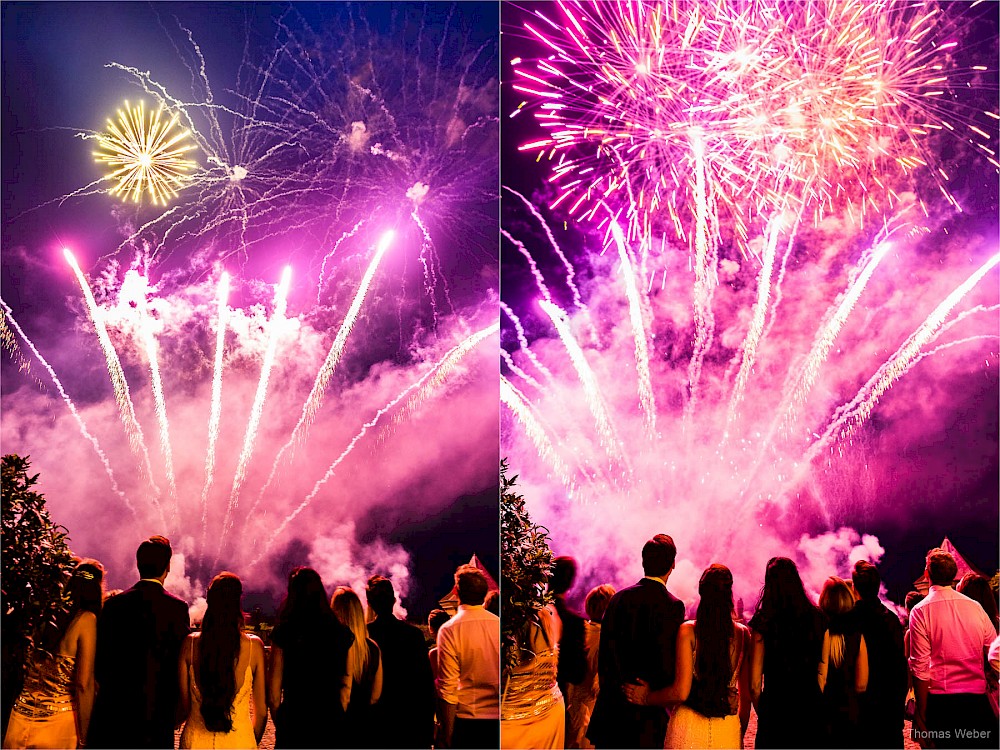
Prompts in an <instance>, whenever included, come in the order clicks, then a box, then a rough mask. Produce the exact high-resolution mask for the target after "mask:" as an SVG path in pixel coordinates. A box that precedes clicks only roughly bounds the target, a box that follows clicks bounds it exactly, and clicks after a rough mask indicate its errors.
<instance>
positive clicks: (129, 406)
mask: <svg viewBox="0 0 1000 750" xmlns="http://www.w3.org/2000/svg"><path fill="white" fill-rule="evenodd" d="M63 255H64V257H65V258H66V261H67V262H68V263H69V265H70V267H71V268H72V269H73V273H74V274H75V275H76V280H77V281H78V282H79V284H80V289H81V290H82V291H83V297H84V300H85V301H86V303H87V312H88V314H89V315H90V322H91V323H93V325H94V330H95V331H96V332H97V340H98V342H99V343H100V345H101V350H102V351H103V352H104V358H105V360H107V363H108V374H109V375H110V376H111V384H112V387H113V388H114V391H115V401H116V402H117V404H118V413H119V415H120V416H121V420H122V424H123V425H124V427H125V434H126V435H127V436H128V444H129V447H130V448H131V449H132V452H133V453H134V454H135V456H136V458H138V459H139V460H140V462H141V463H140V466H141V468H142V470H143V472H144V474H145V476H146V479H147V480H148V481H149V484H150V486H151V487H152V489H153V493H154V494H153V502H154V503H155V505H156V509H157V511H158V512H159V513H160V516H161V517H162V516H163V509H162V508H161V507H160V501H159V496H160V488H159V487H157V486H156V482H155V481H154V480H153V467H152V464H151V463H150V460H149V451H148V450H147V449H146V439H145V438H144V437H143V434H142V426H141V425H140V424H139V420H138V419H137V418H136V416H135V405H134V404H133V403H132V394H131V392H130V391H129V387H128V381H127V380H126V379H125V371H124V370H123V369H122V363H121V360H119V359H118V352H117V351H116V350H115V345H114V344H113V343H111V337H110V336H109V335H108V329H107V328H106V327H105V325H104V320H103V318H102V316H101V311H100V308H98V306H97V301H96V300H95V299H94V295H93V293H92V292H91V291H90V286H89V285H88V284H87V280H86V279H85V278H84V276H83V271H81V270H80V266H79V265H78V264H77V262H76V257H75V256H74V255H73V253H72V252H70V251H69V250H68V249H64V250H63Z"/></svg>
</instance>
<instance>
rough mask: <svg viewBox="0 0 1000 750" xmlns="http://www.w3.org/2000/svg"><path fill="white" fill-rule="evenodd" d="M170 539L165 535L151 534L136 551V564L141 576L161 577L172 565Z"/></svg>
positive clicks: (172, 552)
mask: <svg viewBox="0 0 1000 750" xmlns="http://www.w3.org/2000/svg"><path fill="white" fill-rule="evenodd" d="M173 554H174V551H173V550H172V549H170V540H169V539H167V538H166V537H165V536H151V537H150V538H149V539H147V540H146V541H144V542H143V543H142V544H140V545H139V549H137V550H136V551H135V564H136V567H137V568H139V577H140V578H159V577H160V576H162V575H163V574H164V573H166V572H167V568H168V567H170V558H171V556H172V555H173Z"/></svg>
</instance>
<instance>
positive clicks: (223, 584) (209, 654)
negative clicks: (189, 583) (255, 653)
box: [197, 572, 243, 732]
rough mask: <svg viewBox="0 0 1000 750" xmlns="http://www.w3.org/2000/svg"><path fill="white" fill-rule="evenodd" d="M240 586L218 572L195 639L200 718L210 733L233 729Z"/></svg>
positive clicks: (233, 577)
mask: <svg viewBox="0 0 1000 750" xmlns="http://www.w3.org/2000/svg"><path fill="white" fill-rule="evenodd" d="M242 597H243V584H242V583H241V582H240V579H239V577H238V576H236V575H235V574H233V573H227V572H223V573H219V575H217V576H216V577H215V578H213V579H212V583H211V584H210V585H209V587H208V609H207V610H205V619H204V620H203V621H202V623H201V637H200V638H199V639H198V669H197V674H198V686H199V688H200V689H201V716H202V718H203V719H204V720H205V727H206V728H207V729H208V730H209V731H211V732H230V731H232V728H233V717H232V710H233V700H234V699H235V698H236V661H237V659H239V656H240V634H241V632H242V631H243V611H242V610H241V609H240V600H241V599H242Z"/></svg>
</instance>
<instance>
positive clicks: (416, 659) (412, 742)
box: [365, 576, 436, 748]
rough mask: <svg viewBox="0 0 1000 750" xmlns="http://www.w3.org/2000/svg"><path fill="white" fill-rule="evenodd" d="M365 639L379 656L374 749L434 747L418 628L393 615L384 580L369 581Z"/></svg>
mask: <svg viewBox="0 0 1000 750" xmlns="http://www.w3.org/2000/svg"><path fill="white" fill-rule="evenodd" d="M365 594H366V595H367V598H368V607H369V609H371V610H372V611H373V612H374V613H375V615H376V616H375V620H374V621H373V622H371V623H369V625H368V634H369V635H370V636H371V639H372V640H373V641H375V643H377V644H378V647H379V650H380V651H381V652H382V697H381V698H379V701H378V704H377V705H376V706H375V711H376V717H377V719H378V720H377V721H374V722H372V726H373V727H375V728H376V732H377V739H376V740H375V742H374V744H373V745H372V747H385V748H421V747H426V748H429V747H430V746H431V744H432V743H433V741H434V703H435V697H436V693H435V691H434V675H433V674H431V662H430V659H429V658H428V656H427V643H426V641H424V634H423V633H422V632H420V628H418V627H416V626H414V625H410V624H409V623H408V622H404V621H403V620H400V619H399V618H397V617H396V616H395V615H393V614H392V608H393V605H395V603H396V592H395V590H394V589H393V587H392V581H390V580H389V579H388V578H383V577H382V576H372V577H371V578H369V579H368V586H367V587H366V589H365Z"/></svg>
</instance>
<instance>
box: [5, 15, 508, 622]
mask: <svg viewBox="0 0 1000 750" xmlns="http://www.w3.org/2000/svg"><path fill="white" fill-rule="evenodd" d="M2 20H3V32H2V33H3V90H4V101H3V113H2V128H3V182H4V192H3V235H2V242H3V268H2V279H0V284H2V296H3V300H4V302H5V303H6V304H7V305H9V306H10V309H11V311H12V314H13V321H16V323H17V324H18V325H20V326H21V328H22V329H23V332H24V334H26V335H27V337H28V338H29V339H30V340H31V342H32V343H33V344H34V346H36V347H37V349H38V350H39V352H40V353H41V355H42V356H43V357H45V358H46V359H47V361H48V362H49V364H50V365H51V366H52V367H53V369H54V371H55V373H56V374H57V376H58V377H59V378H60V380H61V382H62V384H63V386H64V387H65V390H66V392H67V394H68V396H69V398H70V399H71V400H72V402H73V403H74V405H75V406H76V408H77V409H78V410H79V413H80V417H81V419H82V421H83V423H84V425H85V428H86V430H87V431H89V433H91V434H92V435H93V437H94V438H95V441H96V443H97V445H98V446H99V448H100V450H101V451H103V452H104V453H105V454H106V457H107V464H108V466H109V467H110V470H111V472H112V473H113V478H114V483H116V485H117V487H118V491H117V492H116V491H115V490H114V486H115V484H114V483H113V482H112V479H111V475H109V473H108V471H106V470H105V468H104V466H103V465H102V462H101V460H100V458H99V456H98V453H97V449H95V447H94V444H93V442H92V441H90V440H88V439H87V438H86V437H85V435H84V433H83V430H82V429H81V427H80V425H79V424H78V423H77V422H76V421H75V420H74V419H73V418H72V415H71V413H70V410H69V407H68V405H67V404H66V403H64V401H63V400H62V399H61V398H60V395H59V392H58V390H57V388H56V387H55V386H54V383H53V381H52V379H51V377H50V375H49V374H48V372H47V371H46V369H45V368H44V366H43V365H42V364H41V362H40V361H38V359H37V358H36V357H35V356H34V355H33V354H32V352H31V351H30V347H29V346H28V345H27V343H26V342H25V340H24V339H23V338H22V337H21V336H20V335H19V334H16V333H15V334H14V338H13V339H12V341H13V342H16V344H14V345H13V346H5V355H4V358H3V383H2V393H3V424H2V439H3V451H4V453H10V452H16V453H20V454H27V455H30V456H31V460H32V470H33V471H36V472H39V473H40V474H41V479H40V489H41V490H42V491H43V492H44V493H45V494H46V497H47V499H48V504H49V508H50V510H51V512H52V515H53V518H54V519H55V521H56V522H58V523H61V524H63V525H65V526H66V527H67V528H68V530H69V534H70V538H71V546H72V548H73V550H74V551H75V552H76V553H77V554H80V555H86V556H93V557H96V558H98V559H100V560H102V562H104V564H105V565H106V566H107V568H108V570H109V575H108V587H109V588H121V587H126V586H129V585H131V583H132V582H133V580H134V576H135V571H134V550H135V547H136V545H137V544H138V542H139V541H141V539H143V538H144V537H146V536H148V535H150V534H154V533H167V534H168V535H169V536H170V537H171V539H172V542H173V546H174V550H175V561H174V568H173V571H172V580H171V581H168V585H172V588H173V589H174V590H175V591H176V592H177V593H179V594H181V595H183V596H184V597H185V598H187V599H188V600H189V601H192V602H194V601H195V600H196V599H197V598H198V597H199V596H202V595H203V593H204V585H205V583H206V582H207V580H208V579H209V578H210V577H211V575H213V574H214V573H215V572H217V571H218V570H221V569H224V568H229V569H231V570H233V571H234V572H237V573H238V574H240V575H241V576H243V577H244V581H245V588H246V589H247V590H248V597H247V602H245V604H246V605H247V606H249V605H256V604H262V605H263V606H264V607H265V609H271V608H273V606H274V605H276V604H277V602H278V601H279V600H280V596H281V593H282V592H283V589H284V583H285V578H286V576H287V573H288V571H289V569H290V568H291V567H292V566H293V565H300V564H310V565H313V566H314V567H316V568H317V569H318V570H319V571H320V573H321V575H322V576H323V578H324V582H325V583H326V584H327V586H328V587H329V588H331V589H332V588H333V586H335V585H337V584H341V583H347V584H350V585H354V586H358V585H361V584H363V581H364V580H365V579H366V578H367V577H368V575H370V574H372V573H376V572H378V573H383V574H388V575H390V576H391V577H393V579H394V580H395V581H396V585H397V591H398V592H399V593H402V594H405V597H404V601H403V604H404V606H405V607H406V608H407V609H408V610H409V614H410V616H411V617H414V618H416V619H418V620H419V619H423V618H424V617H426V614H427V612H428V611H429V610H430V609H431V608H432V607H433V606H435V605H436V601H437V599H438V598H440V597H441V596H444V595H445V594H447V593H448V591H449V590H450V588H451V585H452V580H451V574H452V572H453V571H454V569H455V567H456V566H457V565H458V564H461V563H464V562H468V560H469V558H470V557H471V556H472V554H477V555H478V556H479V558H480V559H481V560H482V562H483V563H484V564H485V565H486V567H487V568H488V569H489V570H490V572H491V573H492V574H493V575H494V577H499V572H498V570H497V565H498V548H497V533H498V530H497V519H496V492H497V490H496V486H497V478H496V476H497V461H498V447H497V440H496V436H497V434H498V421H497V420H498V409H497V386H496V375H495V372H496V365H495V352H496V340H497V338H496V335H495V333H494V334H488V333H486V334H483V336H480V338H479V339H478V340H477V341H478V342H479V343H477V344H475V345H472V346H470V347H468V351H467V352H466V353H465V354H464V356H458V355H454V353H453V352H454V348H455V347H457V346H458V345H459V344H461V342H462V341H463V340H466V339H468V338H469V337H470V336H472V335H473V334H476V333H477V332H482V331H486V329H488V328H489V327H490V326H491V325H493V324H495V321H496V318H497V311H496V295H497V291H496V290H497V286H498V269H497V249H496V241H495V236H496V222H497V219H496V217H497V200H496V196H497V192H496V185H497V180H498V168H499V164H498V138H499V135H498V118H497V100H498V77H499V76H498V65H499V57H498V32H497V29H498V9H497V6H496V5H495V4H492V3H455V4H446V3H441V4H430V5H427V6H415V5H411V4H407V3H399V4H394V3H374V4H345V3H295V4H287V3H286V4H270V3H116V4H106V3H75V2H74V3H5V4H4V6H3V19H2ZM147 76H148V79H147ZM144 88H145V89H147V90H143V89H144ZM160 100H166V102H167V111H168V112H170V113H178V112H181V113H183V114H184V117H183V118H182V120H181V122H180V124H179V125H178V127H177V129H178V130H180V129H183V128H185V127H187V128H189V129H193V130H194V131H195V134H194V135H192V136H189V138H190V140H191V141H192V142H194V143H195V145H196V146H197V148H196V149H194V150H193V151H192V152H190V153H189V155H188V158H192V159H193V160H194V161H196V162H197V164H198V166H197V168H196V169H195V171H194V174H195V180H194V181H193V182H192V183H191V184H189V185H188V186H187V187H185V188H183V189H182V190H180V191H179V195H178V196H177V198H175V199H173V200H171V201H170V203H169V205H168V206H166V207H163V206H153V205H149V204H148V201H146V202H144V203H142V204H141V205H138V206H137V205H135V204H133V203H128V202H125V201H123V200H121V199H119V198H116V197H113V196H110V195H108V194H107V189H108V187H109V186H110V185H109V183H107V182H106V181H105V182H102V181H101V177H102V175H103V174H104V169H105V168H104V166H103V165H101V164H98V163H97V162H96V160H95V157H94V151H95V150H96V149H97V146H98V142H97V140H96V136H97V134H98V133H100V132H104V131H105V130H106V125H105V122H106V120H109V119H113V118H115V117H116V115H115V112H116V110H117V109H118V108H120V107H122V106H123V105H124V102H125V101H128V102H130V103H131V104H133V105H134V104H136V103H137V102H139V101H142V102H144V105H145V107H146V110H147V113H148V112H150V111H153V110H155V109H156V106H157V103H158V101H160ZM387 229H394V230H395V232H396V235H395V239H394V241H393V244H392V245H391V246H390V248H389V249H388V251H387V252H386V254H385V257H384V258H383V260H382V262H381V264H380V265H379V267H378V269H377V271H376V272H375V273H374V276H373V280H372V282H371V286H370V287H369V289H368V294H367V296H366V297H365V299H364V302H363V303H362V304H361V306H360V310H359V313H358V317H357V320H356V322H355V324H354V326H353V328H352V329H351V332H350V336H349V337H348V338H347V339H346V344H345V345H344V347H343V354H342V357H341V358H340V360H339V361H338V362H337V364H336V367H335V369H334V370H333V374H332V377H331V378H330V380H329V383H328V384H327V386H326V389H325V392H324V393H325V397H324V399H323V400H322V402H321V405H320V407H319V408H318V410H317V411H316V414H315V417H314V421H310V423H309V427H308V431H307V432H305V433H303V434H304V435H305V437H304V439H302V440H299V441H298V442H297V443H296V444H295V445H294V446H293V447H290V448H288V450H287V451H286V453H285V456H284V458H283V461H282V462H281V463H280V465H277V464H273V462H274V461H275V458H276V457H277V456H278V455H279V452H280V451H281V450H282V448H283V446H286V444H287V443H288V441H289V437H290V435H291V434H292V429H293V428H294V427H295V425H296V423H297V422H298V421H299V418H300V414H301V412H302V410H303V406H304V404H305V402H306V397H307V396H308V394H310V391H311V388H312V387H313V381H314V378H315V377H316V375H317V373H318V372H319V371H320V365H321V364H322V363H323V362H324V358H326V357H327V353H328V351H329V350H330V347H331V345H332V344H333V343H334V339H335V338H336V336H337V334H338V331H339V330H340V327H341V322H342V321H343V320H344V318H345V315H346V314H347V312H348V309H349V308H350V307H351V304H352V301H353V300H354V297H355V293H356V291H357V289H358V287H359V284H360V282H361V279H362V277H363V276H364V275H365V272H366V268H367V267H368V264H369V262H370V261H371V260H372V250H373V248H374V246H375V245H376V243H377V241H378V240H379V238H380V237H381V236H382V234H383V232H384V231H386V230H387ZM67 247H68V248H70V249H71V250H72V251H73V252H74V254H75V255H76V257H77V258H78V259H79V263H80V265H81V267H82V269H83V271H84V273H85V274H86V275H87V277H88V283H89V285H90V287H91V288H92V289H93V291H94V295H95V297H96V299H97V303H98V305H100V306H101V309H102V311H103V315H104V316H105V320H106V321H107V327H108V330H109V333H110V336H111V339H112V341H113V343H114V346H115V348H116V350H117V353H118V356H119V357H120V360H121V366H122V368H123V372H124V374H125V377H126V380H127V382H128V385H129V388H130V391H131V398H132V400H133V402H134V410H135V415H136V421H137V422H138V424H139V425H140V427H141V430H142V433H143V442H144V447H145V450H146V455H147V456H148V458H144V457H143V454H142V451H141V450H136V449H134V445H133V446H132V448H130V441H129V438H128V434H127V430H126V427H125V426H124V422H123V420H122V419H120V418H119V414H118V412H119V408H118V407H116V403H115V397H114V393H113V390H112V384H111V380H110V378H109V372H108V365H107V364H106V362H105V357H104V356H102V351H101V348H100V346H99V343H98V339H97V336H96V335H95V331H94V326H93V324H92V323H91V322H90V320H89V319H88V314H87V309H86V306H85V304H84V301H83V296H82V294H81V290H80V287H79V286H78V285H77V283H76V281H75V279H74V276H73V273H72V271H71V269H70V267H69V266H68V264H67V262H66V260H65V259H64V258H63V255H62V250H63V248H67ZM286 265H290V266H291V267H292V277H291V284H290V290H289V293H288V302H287V312H286V317H285V320H286V323H285V326H284V328H282V329H281V331H280V336H279V337H278V338H277V339H276V341H277V343H276V344H275V345H274V347H273V349H274V352H273V369H272V370H271V371H270V373H269V375H270V377H269V381H268V385H267V389H266V397H265V398H264V399H263V401H262V414H261V418H260V421H259V429H258V432H257V434H256V437H255V439H254V440H253V441H247V440H246V437H245V436H246V430H247V426H248V424H249V423H250V422H251V419H250V413H251V406H252V404H253V403H254V402H255V401H256V400H258V398H259V396H260V393H261V384H260V381H261V375H262V373H263V372H264V363H265V362H266V361H267V356H268V355H267V351H268V348H269V340H270V331H271V324H270V322H269V321H271V320H272V319H273V317H274V312H275V305H276V297H275V294H276V292H275V290H276V285H277V284H278V281H279V278H280V277H281V274H282V269H283V268H284V267H285V266H286ZM222 271H226V272H228V273H229V274H230V276H231V278H232V285H231V292H230V295H229V298H228V307H229V310H230V312H229V322H228V328H227V332H226V340H225V345H224V352H225V356H224V364H223V370H222V376H221V377H222V381H221V382H222V387H221V418H220V426H219V432H218V443H217V449H216V462H215V465H214V480H213V482H212V484H211V487H210V488H209V489H208V490H207V492H206V491H205V487H206V476H207V474H206V472H207V469H206V466H207V459H206V457H207V454H208V452H209V451H208V429H207V428H208V424H209V413H210V410H211V406H210V405H211V403H212V400H213V396H212V379H213V371H214V370H213V368H214V365H213V362H214V357H215V351H216V345H215V340H216V331H217V329H218V327H217V320H218V312H217V310H218V306H217V303H216V301H215V296H216V289H217V285H218V284H219V279H220V276H221V273H222ZM136 279H140V280H141V279H145V280H146V282H145V283H146V284H147V285H148V288H147V289H146V290H145V292H144V293H143V292H142V291H140V292H138V293H136V292H134V291H130V288H127V287H128V283H132V282H135V280H136ZM126 282H128V283H126ZM137 300H142V301H144V302H145V304H146V306H147V308H148V313H147V316H146V319H145V323H144V322H143V319H142V317H141V316H140V314H139V313H140V308H141V307H142V301H137ZM144 325H147V327H148V329H149V330H151V331H152V332H153V334H154V337H155V341H156V347H157V352H158V355H157V356H158V361H159V369H160V375H161V380H162V390H163V403H164V404H165V410H166V419H167V420H168V422H169V428H168V434H169V438H170V439H169V444H170V446H171V451H172V453H171V458H170V460H171V462H172V466H173V469H174V471H173V473H174V475H175V477H176V479H175V483H176V487H177V491H176V498H175V497H174V496H173V495H172V493H171V490H170V487H169V478H168V471H167V468H168V459H167V457H166V453H165V452H164V450H163V448H162V441H161V440H160V435H161V427H160V424H161V422H160V418H159V417H158V416H157V413H156V400H155V399H154V397H153V393H152V388H151V386H152V384H153V382H154V378H153V375H152V370H151V368H150V357H149V355H148V350H147V349H146V348H145V343H144V341H145V339H144V338H143V335H144V330H143V326H144ZM8 328H10V329H13V326H12V325H8ZM450 353H451V354H452V356H451V358H450V359H449V354H450ZM22 364H30V369H27V370H26V371H25V370H19V365H22ZM435 366H439V368H438V370H437V371H435V372H434V373H432V369H433V367H435ZM425 376H426V378H427V379H426V380H425V381H421V385H415V384H416V383H417V382H418V381H419V380H420V379H421V378H424V377H425ZM382 412H384V413H382ZM366 424H367V425H368V426H367V427H366V426H365V425H366ZM355 438H357V440H356V441H355V442H353V443H352V440H354V439H355ZM134 442H135V441H134V440H133V443H134ZM246 445H249V446H250V455H249V458H248V459H246V460H244V458H245V454H246V452H247V448H246V447H245V446H246ZM348 449H349V450H348ZM345 451H346V452H345ZM242 464H245V466H246V479H245V480H244V481H243V482H242V483H241V484H240V487H239V490H238V491H235V490H234V487H235V486H236V484H237V483H236V481H235V476H236V472H237V468H238V466H240V465H242ZM144 465H145V466H147V467H149V469H146V470H144V469H143V466H144ZM150 469H151V470H150ZM328 470H329V471H328ZM271 473H273V474H274V476H273V481H272V482H268V481H267V480H268V476H269V474H271ZM325 473H328V474H329V476H330V477H331V478H330V480H329V481H328V482H326V483H323V482H322V481H321V477H323V476H324V474H325ZM264 487H267V491H266V493H261V490H262V488H264ZM203 493H204V500H203ZM234 496H235V497H236V499H237V505H236V507H235V509H234V513H233V514H232V515H233V518H232V519H231V524H232V526H231V529H230V530H229V531H226V532H223V529H224V528H225V516H226V509H227V506H229V507H231V504H232V501H233V497H234ZM312 496H314V497H313V499H312V500H310V501H309V502H308V503H307V504H306V507H304V508H302V509H301V512H300V513H299V514H298V515H297V516H295V517H294V518H290V519H289V520H287V522H286V523H285V524H284V525H282V521H283V520H284V519H286V518H287V517H288V516H289V515H290V514H291V513H292V512H293V509H295V508H297V507H299V505H300V503H302V502H303V501H304V500H305V499H307V497H312ZM157 505H159V506H160V507H162V508H163V510H164V514H159V512H158V510H157ZM129 506H131V507H132V508H133V509H134V511H135V512H134V513H133V512H131V511H130V510H129ZM251 508H253V509H254V510H253V512H252V513H251V511H250V509H251ZM172 513H173V515H172ZM203 514H204V517H205V518H206V523H205V524H204V525H202V517H203ZM279 529H280V533H276V532H278V531H279ZM220 540H221V543H220ZM177 553H180V554H181V555H183V558H181V557H179V556H178V555H177Z"/></svg>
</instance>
